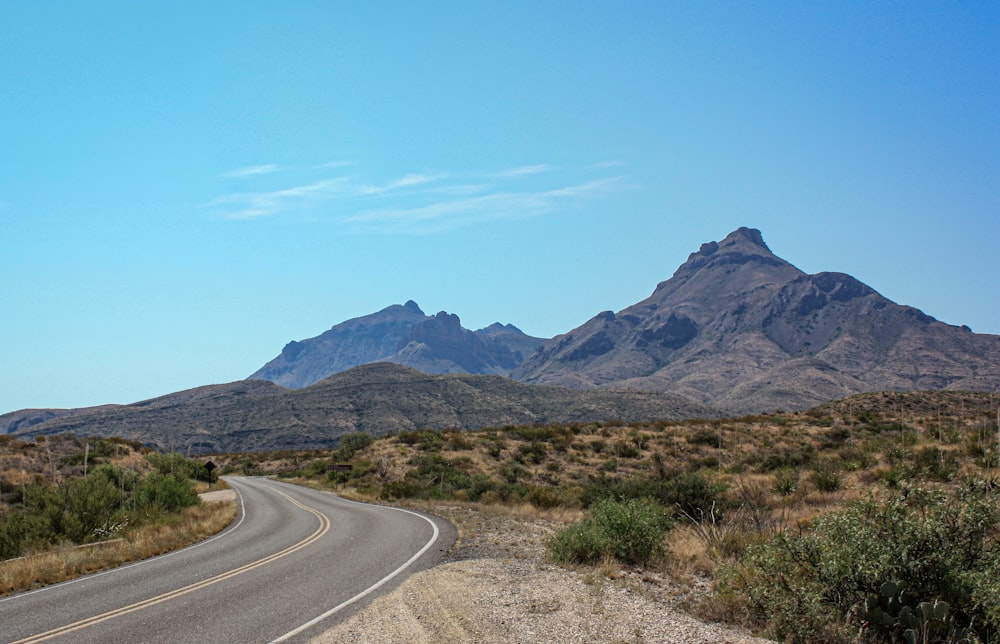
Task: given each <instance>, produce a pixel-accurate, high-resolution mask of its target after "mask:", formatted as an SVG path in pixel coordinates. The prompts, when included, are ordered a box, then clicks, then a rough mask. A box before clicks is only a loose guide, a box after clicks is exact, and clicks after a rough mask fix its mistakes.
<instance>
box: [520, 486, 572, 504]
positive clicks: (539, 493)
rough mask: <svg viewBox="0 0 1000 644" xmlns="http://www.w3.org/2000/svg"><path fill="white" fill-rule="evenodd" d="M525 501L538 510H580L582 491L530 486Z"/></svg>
mask: <svg viewBox="0 0 1000 644" xmlns="http://www.w3.org/2000/svg"><path fill="white" fill-rule="evenodd" d="M524 500H525V501H527V502H528V503H530V504H532V505H533V506H535V507H536V508H542V509H543V510H544V509H549V508H558V507H564V508H578V507H580V489H579V488H577V487H567V486H558V487H557V486H546V485H530V486H528V491H527V494H526V495H525V497H524Z"/></svg>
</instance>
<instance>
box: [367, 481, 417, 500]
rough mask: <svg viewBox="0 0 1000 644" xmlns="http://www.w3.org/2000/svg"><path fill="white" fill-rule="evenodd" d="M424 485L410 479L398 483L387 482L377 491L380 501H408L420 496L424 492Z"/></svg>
mask: <svg viewBox="0 0 1000 644" xmlns="http://www.w3.org/2000/svg"><path fill="white" fill-rule="evenodd" d="M424 487H425V486H424V485H423V484H422V483H421V482H419V481H417V480H414V479H412V478H406V479H402V480H399V481H389V482H388V483H386V484H385V485H383V486H382V489H381V490H379V495H378V496H379V498H380V499H410V498H414V497H418V496H420V494H421V493H422V492H423V490H424Z"/></svg>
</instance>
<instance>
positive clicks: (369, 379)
mask: <svg viewBox="0 0 1000 644" xmlns="http://www.w3.org/2000/svg"><path fill="white" fill-rule="evenodd" d="M719 415H720V414H719V412H718V411H717V410H714V409H712V408H710V407H708V406H705V405H701V404H698V403H694V402H691V401H689V400H686V399H684V398H682V397H680V396H675V395H673V394H664V393H652V392H636V391H613V390H593V391H579V390H572V389H565V388H560V387H545V386H536V385H527V384H524V383H519V382H516V381H513V380H510V379H509V378H504V377H502V376H489V375H477V374H443V375H431V374H426V373H423V372H421V371H417V370H416V369H412V368H410V367H405V366H402V365H398V364H394V363H371V364H366V365H361V366H358V367H354V368H352V369H349V370H347V371H344V372H340V373H337V374H334V375H332V376H330V377H328V378H326V379H324V380H322V381H320V382H318V383H315V384H313V385H310V386H309V387H305V388H302V389H289V388H285V387H281V386H279V385H276V384H274V383H271V382H268V381H265V380H239V381H236V382H232V383H227V384H222V385H206V386H203V387H196V388H194V389H188V390H184V391H180V392H175V393H172V394H167V395H166V396H161V397H159V398H153V399H150V400H145V401H141V402H138V403H134V404H131V405H120V406H115V407H113V408H92V409H90V410H87V409H84V410H78V413H76V414H73V415H64V416H58V417H53V418H49V419H46V420H44V421H43V422H40V423H37V424H34V425H31V426H24V427H21V428H19V429H17V430H15V431H14V432H13V434H14V435H16V436H21V437H36V436H48V435H53V434H60V433H64V432H73V433H75V434H77V435H79V436H119V437H122V438H126V439H129V440H135V441H139V442H140V443H143V444H146V445H154V446H156V447H159V448H161V449H171V450H179V451H182V452H183V451H190V452H192V453H206V452H249V451H262V450H277V449H313V448H326V447H332V446H334V445H336V443H337V441H338V440H339V438H340V437H341V436H343V435H345V434H349V433H354V432H366V433H369V434H371V435H373V436H381V435H384V434H388V433H392V432H398V431H413V430H422V429H478V428H483V427H492V426H502V425H506V424H513V425H523V424H535V423H553V422H554V423H593V422H603V421H606V420H611V419H615V420H618V419H621V420H633V421H638V420H649V419H654V420H677V419H684V418H692V417H709V418H711V417H718V416H719Z"/></svg>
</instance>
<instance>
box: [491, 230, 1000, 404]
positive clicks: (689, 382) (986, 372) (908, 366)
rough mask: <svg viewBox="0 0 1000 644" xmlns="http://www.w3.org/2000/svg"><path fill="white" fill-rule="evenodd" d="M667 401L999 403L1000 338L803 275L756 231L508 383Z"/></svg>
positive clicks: (700, 255)
mask: <svg viewBox="0 0 1000 644" xmlns="http://www.w3.org/2000/svg"><path fill="white" fill-rule="evenodd" d="M511 375H512V377H513V378H516V379H518V380H521V381H524V382H529V383H536V384H551V385H561V386H567V387H577V388H590V387H627V388H633V389H641V390H646V391H671V392H674V393H677V394H680V395H683V396H686V397H689V398H691V399H693V400H698V401H700V402H703V403H705V404H710V405H713V406H716V407H720V408H722V409H726V410H729V411H735V412H754V411H761V410H773V409H806V408H809V407H812V406H814V405H816V404H819V403H822V402H826V401H829V400H834V399H839V398H843V397H845V396H848V395H850V394H854V393H860V392H867V391H879V390H901V391H902V390H918V389H952V390H957V389H967V390H990V389H991V388H994V387H996V386H998V385H1000V336H995V335H985V334H975V333H972V332H971V331H970V330H969V329H968V328H967V327H955V326H950V325H947V324H944V323H942V322H939V321H937V320H935V319H934V318H932V317H930V316H928V315H925V314H924V313H922V312H921V311H919V310H917V309H915V308H912V307H908V306H901V305H898V304H896V303H894V302H892V301H890V300H888V299H887V298H885V297H883V296H882V295H880V294H879V293H878V292H876V291H875V290H874V289H872V288H871V287H869V286H867V285H865V284H863V283H861V282H860V281H858V280H856V279H854V278H853V277H851V276H850V275H846V274H843V273H818V274H815V275H808V274H806V273H804V272H802V271H801V270H799V269H798V268H796V267H795V266H792V265H791V264H789V263H788V262H786V261H785V260H783V259H781V258H779V257H777V256H776V255H774V254H773V253H772V252H771V250H770V249H769V248H768V247H767V244H765V243H764V239H763V236H762V235H761V233H760V231H758V230H754V229H749V228H740V229H739V230H736V231H734V232H733V233H731V234H730V235H728V236H727V237H726V238H725V239H724V240H722V241H721V242H718V243H716V242H710V243H707V244H703V245H702V246H701V248H700V249H699V250H698V252H696V253H692V254H691V255H690V256H689V257H688V259H687V261H686V262H685V263H684V264H683V265H681V266H680V268H678V269H677V271H676V272H675V273H674V275H673V276H672V277H671V278H670V279H669V280H667V281H665V282H661V283H660V284H659V285H657V287H656V289H655V290H654V291H653V293H652V295H650V296H649V297H648V298H646V299H645V300H643V301H641V302H639V303H637V304H634V305H632V306H630V307H628V308H625V309H623V310H622V311H620V312H618V313H613V312H611V311H605V312H603V313H599V314H598V315H597V316H595V317H594V318H592V319H591V320H589V321H587V322H585V323H584V324H583V325H581V326H580V327H578V328H576V329H573V330H572V331H570V332H569V333H565V334H563V335H559V336H556V337H555V338H553V339H551V340H549V341H548V342H546V343H544V344H543V345H542V346H541V347H540V348H539V349H538V351H537V352H536V353H534V354H533V355H532V356H530V357H529V358H528V359H527V360H525V362H524V363H523V364H522V365H521V366H520V367H518V368H517V369H516V370H514V372H513V373H512V374H511Z"/></svg>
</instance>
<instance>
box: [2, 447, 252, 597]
mask: <svg viewBox="0 0 1000 644" xmlns="http://www.w3.org/2000/svg"><path fill="white" fill-rule="evenodd" d="M205 476H206V470H205V469H204V467H203V464H202V462H200V461H194V460H191V459H187V458H184V457H183V456H180V455H179V454H161V453H158V452H154V451H150V450H145V449H142V448H141V447H140V446H139V445H137V444H134V443H131V442H129V441H122V440H117V439H99V440H95V439H86V440H85V439H82V438H77V437H75V436H72V435H65V436H55V437H46V438H44V439H39V440H36V441H34V442H27V441H20V440H17V439H13V440H11V439H10V438H9V437H7V438H6V440H3V441H0V559H3V560H4V561H3V562H2V563H0V565H2V569H0V592H10V590H13V589H16V588H27V587H31V586H33V585H38V584H45V583H51V582H54V581H60V580H62V579H65V578H69V577H71V576H74V575H76V574H80V573H82V572H87V571H90V570H94V569H99V568H103V567H106V566H109V565H116V564H117V563H121V562H122V561H130V560H134V559H138V558H142V557H148V556H150V555H152V554H157V553H159V552H164V551H166V550H169V549H172V548H175V547H178V546H179V545H186V544H187V543H190V542H192V541H195V540H197V539H200V538H203V537H205V536H207V535H208V534H211V533H212V532H217V531H218V530H220V529H221V528H222V527H224V526H225V525H226V524H227V523H228V522H229V521H230V520H231V519H232V516H233V513H234V510H233V509H232V507H231V506H232V504H224V505H225V507H216V506H213V507H211V508H201V507H200V506H199V500H198V495H197V493H196V491H195V484H196V482H195V481H194V480H192V479H195V478H199V477H201V478H204V477H205ZM198 485H204V484H201V483H199V484H198ZM79 546H89V547H87V548H82V549H81V548H79Z"/></svg>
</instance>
